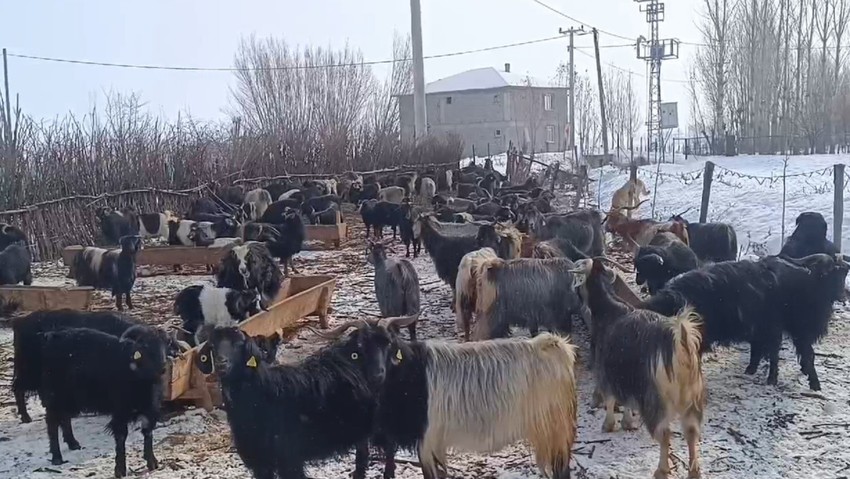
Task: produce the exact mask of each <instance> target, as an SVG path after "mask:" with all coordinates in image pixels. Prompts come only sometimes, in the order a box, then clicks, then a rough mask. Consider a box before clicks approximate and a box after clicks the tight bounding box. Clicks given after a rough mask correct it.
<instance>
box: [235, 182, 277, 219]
mask: <svg viewBox="0 0 850 479" xmlns="http://www.w3.org/2000/svg"><path fill="white" fill-rule="evenodd" d="M270 204H272V196H271V193H269V192H268V191H267V190H264V189H263V188H256V189H253V190H251V191H249V192H248V193H245V201H244V202H243V203H242V211H243V212H244V214H245V218H246V219H249V220H258V219H260V218H262V217H263V213H265V212H266V208H268V207H269V205H270Z"/></svg>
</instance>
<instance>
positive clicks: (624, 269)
mask: <svg viewBox="0 0 850 479" xmlns="http://www.w3.org/2000/svg"><path fill="white" fill-rule="evenodd" d="M593 259H598V260H600V261H605V262H607V263H610V264H612V265H614V266H616V267H617V268H619V269H620V270H622V271H623V272H625V273H634V271H632V270H630V269H628V268H626V267H625V266H623V265H622V264H620V263H618V262H616V261H614V260H613V259H611V258H609V257H607V256H594V257H593Z"/></svg>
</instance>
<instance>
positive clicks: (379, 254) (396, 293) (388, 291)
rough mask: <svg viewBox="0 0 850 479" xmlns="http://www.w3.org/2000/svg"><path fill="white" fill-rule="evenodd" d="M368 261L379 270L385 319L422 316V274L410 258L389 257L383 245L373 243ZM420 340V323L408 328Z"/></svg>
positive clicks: (377, 292) (377, 277) (377, 285)
mask: <svg viewBox="0 0 850 479" xmlns="http://www.w3.org/2000/svg"><path fill="white" fill-rule="evenodd" d="M366 258H367V260H368V261H369V263H370V264H371V265H373V266H374V267H375V297H376V298H377V299H378V307H379V308H380V309H381V316H383V317H385V318H394V317H400V316H414V315H416V316H418V315H419V309H420V308H419V305H420V302H419V275H418V274H416V269H415V268H414V267H413V264H412V263H411V262H410V261H409V260H407V259H404V258H402V259H396V258H387V251H386V249H385V248H384V245H383V243H378V242H373V241H370V242H369V246H368V249H367V253H366ZM407 330H408V332H409V333H410V339H411V340H413V341H415V340H416V321H414V322H412V323H411V324H410V325H409V326H408V327H407Z"/></svg>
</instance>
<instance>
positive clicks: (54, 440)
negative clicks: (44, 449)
mask: <svg viewBox="0 0 850 479" xmlns="http://www.w3.org/2000/svg"><path fill="white" fill-rule="evenodd" d="M44 420H45V421H46V422H47V440H48V441H49V442H50V463H51V464H53V465H54V466H59V465H62V464H65V461H64V460H62V451H60V450H59V424H60V423H61V422H62V421H61V420H60V419H59V418H58V417H56V415H55V414H54V413H53V411H51V410H50V409H48V410H47V413H46V414H45V417H44Z"/></svg>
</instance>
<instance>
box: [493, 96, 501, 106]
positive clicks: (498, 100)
mask: <svg viewBox="0 0 850 479" xmlns="http://www.w3.org/2000/svg"><path fill="white" fill-rule="evenodd" d="M493 103H495V104H497V105H498V104H499V103H502V95H493Z"/></svg>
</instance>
